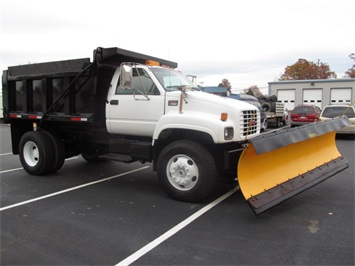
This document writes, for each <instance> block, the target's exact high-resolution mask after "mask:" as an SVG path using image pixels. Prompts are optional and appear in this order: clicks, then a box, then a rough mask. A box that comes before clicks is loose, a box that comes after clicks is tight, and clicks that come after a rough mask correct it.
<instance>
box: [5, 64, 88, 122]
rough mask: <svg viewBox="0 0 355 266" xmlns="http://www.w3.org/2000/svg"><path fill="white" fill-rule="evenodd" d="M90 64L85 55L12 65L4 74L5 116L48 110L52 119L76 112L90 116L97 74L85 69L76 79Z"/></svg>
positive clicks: (14, 116) (42, 112) (32, 113)
mask: <svg viewBox="0 0 355 266" xmlns="http://www.w3.org/2000/svg"><path fill="white" fill-rule="evenodd" d="M89 64H90V60H89V58H83V59H75V60H66V61H57V62H50V63H40V64H29V65H21V66H14V67H9V68H8V71H4V74H3V94H4V111H5V116H6V117H7V118H16V117H20V116H21V117H23V118H25V117H37V118H40V117H41V116H42V115H43V114H44V113H45V112H47V111H49V113H48V115H49V116H52V119H53V117H57V118H58V119H60V118H63V117H68V116H73V115H74V116H82V117H87V118H89V117H91V116H92V114H93V112H94V97H93V95H94V91H95V78H94V76H93V75H92V73H91V71H86V72H84V73H82V74H81V75H80V77H78V78H77V79H76V80H75V82H73V81H74V79H75V78H76V77H77V76H78V74H79V73H80V72H82V70H83V68H85V66H87V65H89ZM62 96H64V97H62ZM58 99H60V100H59V101H58V102H56V101H57V100H58ZM48 108H51V109H50V110H48Z"/></svg>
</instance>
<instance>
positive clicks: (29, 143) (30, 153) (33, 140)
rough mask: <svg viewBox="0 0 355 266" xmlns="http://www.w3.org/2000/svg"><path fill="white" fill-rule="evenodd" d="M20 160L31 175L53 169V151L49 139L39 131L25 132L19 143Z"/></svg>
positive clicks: (43, 173) (42, 173) (41, 173)
mask: <svg viewBox="0 0 355 266" xmlns="http://www.w3.org/2000/svg"><path fill="white" fill-rule="evenodd" d="M19 148H20V149H19V156H20V161H21V164H22V166H23V168H24V169H25V171H26V172H27V173H29V174H31V175H45V174H47V173H49V172H50V171H51V170H52V169H53V163H54V153H53V146H52V143H51V140H50V139H49V137H48V136H47V134H45V133H43V132H40V131H29V132H26V133H25V134H24V135H23V136H22V138H21V140H20V143H19Z"/></svg>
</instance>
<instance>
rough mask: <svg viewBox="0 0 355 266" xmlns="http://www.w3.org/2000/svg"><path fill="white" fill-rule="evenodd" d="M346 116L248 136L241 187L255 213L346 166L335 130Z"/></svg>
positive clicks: (240, 167) (345, 122) (241, 165)
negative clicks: (337, 144)
mask: <svg viewBox="0 0 355 266" xmlns="http://www.w3.org/2000/svg"><path fill="white" fill-rule="evenodd" d="M349 123H350V122H349V119H348V118H346V117H341V118H336V119H333V120H330V121H326V122H319V123H314V124H309V125H305V126H301V127H297V128H292V129H289V128H288V129H283V130H278V131H273V132H269V133H266V134H262V135H260V136H258V137H256V138H254V139H251V140H249V143H248V144H247V146H246V148H245V149H244V150H243V152H242V155H241V156H240V158H239V163H238V182H239V186H240V189H241V191H242V193H243V195H244V197H245V199H246V200H247V202H248V204H249V205H250V207H251V208H252V209H253V211H254V213H255V214H260V213H262V212H264V211H266V210H268V209H270V208H271V207H273V206H275V205H277V204H279V203H281V202H283V201H285V200H287V199H289V198H291V197H293V196H295V195H297V194H299V193H301V192H302V191H305V190H307V189H309V188H311V187H313V186H315V185H316V184H318V183H320V182H322V181H324V180H326V179H327V178H329V177H331V176H333V175H335V174H337V173H339V172H340V171H343V170H344V169H346V168H347V167H348V166H349V165H348V161H347V160H346V159H345V158H344V157H342V156H341V154H340V153H339V151H338V149H337V147H336V142H335V135H336V130H338V129H340V128H342V127H344V126H346V125H348V124H349Z"/></svg>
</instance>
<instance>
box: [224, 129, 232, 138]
mask: <svg viewBox="0 0 355 266" xmlns="http://www.w3.org/2000/svg"><path fill="white" fill-rule="evenodd" d="M233 136H234V129H233V128H232V127H225V128H224V139H225V140H230V139H233Z"/></svg>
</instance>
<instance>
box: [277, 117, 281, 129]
mask: <svg viewBox="0 0 355 266" xmlns="http://www.w3.org/2000/svg"><path fill="white" fill-rule="evenodd" d="M280 126H281V117H277V118H276V127H277V128H278V127H280Z"/></svg>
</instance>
